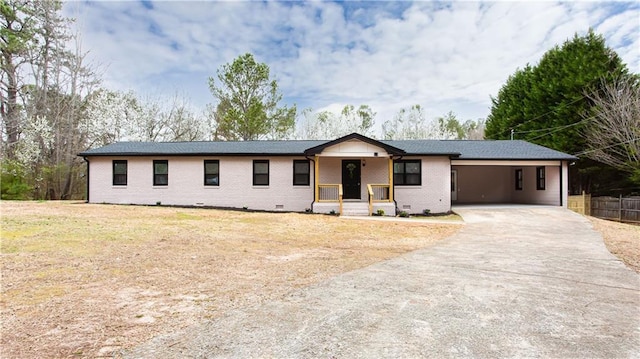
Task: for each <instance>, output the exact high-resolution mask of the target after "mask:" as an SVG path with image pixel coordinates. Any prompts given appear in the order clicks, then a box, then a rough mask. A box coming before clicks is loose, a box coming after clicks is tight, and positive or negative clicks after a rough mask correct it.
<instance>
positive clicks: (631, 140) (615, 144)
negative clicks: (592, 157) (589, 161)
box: [574, 137, 640, 157]
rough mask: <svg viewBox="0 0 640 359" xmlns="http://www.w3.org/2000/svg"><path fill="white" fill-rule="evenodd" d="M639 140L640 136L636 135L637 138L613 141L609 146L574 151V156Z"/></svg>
mask: <svg viewBox="0 0 640 359" xmlns="http://www.w3.org/2000/svg"><path fill="white" fill-rule="evenodd" d="M639 140H640V137H638V138H632V139H630V140H627V141H622V142H618V143H614V144H613V145H610V146H606V147H601V148H594V149H591V150H586V151H582V152H578V153H576V154H575V155H574V156H576V157H577V156H582V155H586V154H587V153H591V152H596V151H602V150H606V149H608V148H612V147H616V146H620V145H624V144H627V143H632V142H635V141H639Z"/></svg>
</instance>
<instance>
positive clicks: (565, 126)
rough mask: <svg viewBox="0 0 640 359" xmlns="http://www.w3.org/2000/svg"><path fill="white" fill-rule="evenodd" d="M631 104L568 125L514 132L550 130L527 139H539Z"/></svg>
mask: <svg viewBox="0 0 640 359" xmlns="http://www.w3.org/2000/svg"><path fill="white" fill-rule="evenodd" d="M630 105H633V103H627V104H624V105H622V106H620V107H618V108H613V109H610V110H609V111H607V112H601V113H599V114H596V115H592V116H589V117H587V118H585V119H583V120H581V121H578V122H575V123H571V124H568V125H561V126H555V127H549V128H545V129H540V130H531V131H523V132H514V134H523V133H532V132H539V131H544V130H549V132H546V133H543V134H542V135H539V136H536V137H534V138H529V139H527V141H533V140H537V139H538V138H542V137H544V136H547V135H550V134H552V133H554V132H558V131H560V130H563V129H565V128H569V127H573V126H577V125H579V124H581V123H584V122H588V121H592V120H595V119H597V118H598V117H600V116H603V115H605V116H606V115H608V114H611V113H613V112H614V111H618V110H620V109H623V108H624V107H626V106H630Z"/></svg>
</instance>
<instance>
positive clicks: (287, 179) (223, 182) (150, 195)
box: [89, 142, 568, 214]
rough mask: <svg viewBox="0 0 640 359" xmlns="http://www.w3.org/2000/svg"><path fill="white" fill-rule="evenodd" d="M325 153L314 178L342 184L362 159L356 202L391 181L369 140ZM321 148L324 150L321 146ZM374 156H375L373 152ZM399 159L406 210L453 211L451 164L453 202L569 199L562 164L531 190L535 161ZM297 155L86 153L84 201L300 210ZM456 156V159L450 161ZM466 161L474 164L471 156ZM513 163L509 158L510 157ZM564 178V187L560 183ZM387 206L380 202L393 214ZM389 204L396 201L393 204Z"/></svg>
mask: <svg viewBox="0 0 640 359" xmlns="http://www.w3.org/2000/svg"><path fill="white" fill-rule="evenodd" d="M326 151H327V154H328V155H327V156H321V157H320V160H319V161H320V162H319V183H321V184H339V183H342V160H343V159H358V160H360V161H361V165H362V164H364V166H362V167H361V187H360V189H361V201H362V202H366V201H367V200H368V193H367V184H385V183H389V178H388V177H389V157H388V155H387V154H386V152H384V151H383V150H382V149H381V148H377V147H375V146H372V145H370V144H366V145H358V144H357V143H352V142H349V143H346V144H341V145H340V146H337V147H336V146H333V147H329V148H327V150H326ZM323 154H324V151H323ZM375 154H378V156H375ZM403 159H404V160H412V159H417V160H420V161H421V166H422V167H421V168H422V177H421V182H422V183H421V185H419V186H402V185H395V186H394V197H395V200H396V203H397V208H398V209H399V210H400V211H406V212H408V213H414V214H415V213H422V212H423V211H424V210H425V209H428V210H430V211H431V213H443V212H448V211H450V210H451V170H452V169H455V170H457V171H458V192H457V197H458V200H457V202H456V203H509V202H512V203H530V204H546V205H560V202H561V198H560V196H561V193H562V197H563V200H562V204H563V205H564V206H566V203H567V199H566V198H567V197H566V196H567V191H568V190H567V188H568V185H567V183H568V177H567V176H568V170H567V163H566V162H564V163H562V167H560V163H559V162H558V164H557V165H548V164H551V163H550V162H549V161H547V162H546V164H547V165H546V166H545V168H546V189H545V190H536V166H535V165H531V163H526V164H525V165H519V164H518V163H515V165H500V163H496V162H492V163H485V164H482V165H475V163H474V164H466V163H465V164H461V165H454V166H452V165H451V160H450V159H449V158H448V157H446V156H433V157H430V156H429V157H417V156H406V157H403ZM113 160H127V161H128V163H127V185H126V186H113V185H112V181H113V174H112V171H113V167H112V166H113V165H112V164H113ZM153 160H168V164H169V175H168V177H169V184H168V186H154V185H153ZM204 160H218V161H219V164H220V167H219V169H220V183H219V186H205V185H204ZM253 160H269V185H268V186H254V185H253ZM294 160H305V158H304V157H302V156H296V157H292V156H283V157H266V156H264V157H240V156H238V157H215V156H212V157H202V156H193V157H189V156H165V157H150V156H145V157H91V158H89V161H90V170H89V182H90V183H89V185H90V188H89V200H90V202H92V203H120V204H147V205H154V204H156V203H158V202H160V203H162V204H165V205H184V206H213V207H232V208H242V207H244V206H247V207H248V208H249V209H260V210H283V211H298V212H302V211H305V210H306V209H307V208H312V203H313V200H314V167H315V164H314V162H313V161H310V166H309V167H310V185H308V186H294V185H293V161H294ZM454 162H455V161H454ZM470 163H471V162H470ZM511 164H514V163H511ZM518 168H522V169H523V178H524V179H523V190H522V191H516V190H515V170H516V169H518ZM561 180H562V188H561V183H560V181H561ZM332 206H335V208H336V209H337V207H338V205H337V204H329V203H323V204H321V205H318V206H317V207H318V208H324V209H326V210H327V212H328V211H329V210H331V209H332V208H333V207H332ZM389 206H393V203H391V204H383V203H381V204H377V205H376V208H384V209H385V212H386V213H392V211H391V210H389V209H390V207H389ZM391 208H393V207H391Z"/></svg>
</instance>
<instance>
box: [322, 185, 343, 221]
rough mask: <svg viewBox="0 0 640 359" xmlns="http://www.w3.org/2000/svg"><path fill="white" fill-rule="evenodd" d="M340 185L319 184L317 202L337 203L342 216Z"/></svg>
mask: <svg viewBox="0 0 640 359" xmlns="http://www.w3.org/2000/svg"><path fill="white" fill-rule="evenodd" d="M342 195H343V193H342V184H319V185H318V202H338V203H339V204H340V214H342Z"/></svg>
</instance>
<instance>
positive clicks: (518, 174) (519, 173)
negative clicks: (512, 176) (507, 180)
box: [516, 168, 522, 191]
mask: <svg viewBox="0 0 640 359" xmlns="http://www.w3.org/2000/svg"><path fill="white" fill-rule="evenodd" d="M516 191H522V168H518V169H517V170H516Z"/></svg>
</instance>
